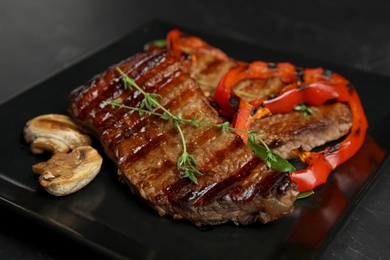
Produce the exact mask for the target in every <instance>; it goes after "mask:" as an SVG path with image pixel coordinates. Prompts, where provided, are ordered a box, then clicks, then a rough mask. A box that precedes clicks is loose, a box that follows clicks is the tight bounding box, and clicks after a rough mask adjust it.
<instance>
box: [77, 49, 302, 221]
mask: <svg viewBox="0 0 390 260" xmlns="http://www.w3.org/2000/svg"><path fill="white" fill-rule="evenodd" d="M182 64H183V63H182V62H181V61H180V60H179V59H177V58H176V57H175V56H174V55H172V53H171V52H169V51H167V50H165V49H159V50H153V51H151V52H147V53H139V54H137V55H135V56H133V57H131V58H129V59H127V60H124V61H123V62H121V63H119V64H117V65H115V66H112V67H110V68H109V69H107V70H106V71H104V72H102V73H101V74H99V75H97V76H95V77H94V78H92V79H91V80H90V81H89V82H87V84H85V85H84V86H81V87H79V88H77V89H75V90H74V91H73V92H72V93H71V94H70V97H69V100H70V107H69V112H70V113H71V115H72V116H73V117H74V118H75V119H76V121H77V122H78V123H79V124H81V125H82V126H83V128H84V129H88V131H90V132H91V133H93V134H95V135H96V137H97V138H98V139H99V140H100V141H101V143H102V145H103V147H104V149H105V151H106V153H107V155H108V156H109V157H110V158H111V159H112V160H113V161H114V162H115V163H116V165H117V167H118V172H119V174H120V176H121V178H122V179H123V181H125V182H126V183H127V184H128V185H129V187H130V188H131V190H132V191H133V192H134V193H135V194H138V195H139V196H141V198H142V199H143V200H144V201H145V202H146V203H147V204H148V205H149V206H151V207H152V208H154V209H155V210H156V211H157V212H158V213H159V214H160V215H161V216H162V215H165V214H169V215H172V216H173V217H174V218H176V219H181V218H184V219H187V220H189V221H191V222H193V223H195V224H196V225H210V224H211V225H213V224H220V223H224V222H228V221H233V222H234V223H236V224H250V223H253V222H255V221H261V222H263V223H266V222H268V221H272V220H275V219H278V218H280V217H281V216H283V215H284V214H287V213H289V212H291V211H292V209H293V203H294V201H295V199H296V197H297V194H298V191H297V187H296V184H295V183H293V182H292V181H291V180H290V178H289V175H288V174H287V173H280V172H275V171H273V170H270V169H269V168H267V167H266V166H265V165H264V163H263V162H262V160H261V159H259V158H258V157H256V156H255V155H254V154H253V152H252V151H250V150H249V149H248V147H247V146H246V145H245V144H244V143H243V142H242V140H241V139H240V138H239V137H238V136H237V135H236V134H234V133H232V132H223V131H221V129H220V128H218V127H211V126H208V125H201V126H199V127H195V126H193V125H190V124H183V125H182V126H181V127H182V129H183V132H184V136H185V137H186V142H187V149H188V152H189V153H190V154H192V155H193V156H194V157H195V159H196V161H197V163H198V165H197V169H198V170H199V171H200V172H201V173H202V174H203V175H202V176H199V177H198V182H199V183H198V184H195V183H192V182H191V181H189V180H188V179H187V178H183V177H182V173H181V172H180V171H178V170H177V166H176V163H177V159H178V157H179V156H180V155H181V153H182V152H183V147H182V144H181V139H180V136H179V134H178V132H177V131H176V129H175V128H174V127H173V124H172V122H171V121H166V120H164V119H161V118H160V117H158V116H155V115H150V114H148V113H144V114H143V115H142V116H141V115H140V114H139V113H138V112H136V111H134V110H129V109H125V108H118V107H116V108H113V107H111V106H110V105H107V104H106V103H104V101H110V100H118V99H119V100H121V101H122V102H123V104H125V105H127V106H134V107H139V106H140V103H141V101H142V99H143V96H142V95H141V94H140V93H139V92H138V91H135V90H129V89H126V90H125V89H124V86H123V81H122V78H121V76H120V74H119V72H118V71H117V70H116V66H118V67H119V68H120V69H121V70H122V71H124V72H125V73H126V74H127V75H128V76H129V77H131V78H133V79H134V80H135V81H136V82H137V84H138V85H139V86H141V87H142V88H143V89H144V90H145V91H147V92H150V93H157V94H159V95H161V99H159V101H160V103H161V104H162V105H163V106H164V107H165V108H166V109H168V110H170V112H171V113H173V114H174V115H177V116H179V117H182V118H186V119H192V118H194V117H195V116H196V118H197V120H199V121H205V122H210V123H223V119H222V118H220V117H219V116H218V113H217V112H216V110H214V109H213V108H212V107H211V106H210V104H209V101H208V99H207V97H206V96H205V95H204V94H203V92H202V91H201V89H200V87H199V85H198V84H197V83H196V82H195V81H194V80H193V79H192V78H191V77H190V76H189V75H188V74H187V73H186V72H185V70H183V66H182ZM157 111H158V110H157Z"/></svg>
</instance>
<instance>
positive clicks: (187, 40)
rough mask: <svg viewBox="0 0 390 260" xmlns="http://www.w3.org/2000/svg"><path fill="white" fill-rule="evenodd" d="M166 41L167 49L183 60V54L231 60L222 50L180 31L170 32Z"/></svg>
mask: <svg viewBox="0 0 390 260" xmlns="http://www.w3.org/2000/svg"><path fill="white" fill-rule="evenodd" d="M166 40H167V48H168V49H169V50H171V51H172V52H173V54H174V55H175V56H176V57H178V58H183V57H182V54H188V55H191V54H196V53H203V54H207V55H212V56H215V57H217V58H219V59H220V60H222V61H223V60H229V57H228V56H227V55H226V54H225V53H224V52H223V51H221V50H220V49H217V48H215V47H212V46H211V45H209V44H208V43H207V42H205V41H203V40H202V39H200V38H198V37H195V36H192V35H188V34H185V33H183V32H182V31H180V30H178V29H174V30H171V31H169V32H168V34H167V37H166Z"/></svg>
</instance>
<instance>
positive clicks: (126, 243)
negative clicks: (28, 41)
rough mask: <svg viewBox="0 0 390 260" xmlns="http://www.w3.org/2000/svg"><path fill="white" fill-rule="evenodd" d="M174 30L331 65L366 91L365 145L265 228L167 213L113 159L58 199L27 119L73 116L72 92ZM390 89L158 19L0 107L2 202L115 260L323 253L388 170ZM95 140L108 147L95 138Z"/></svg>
mask: <svg viewBox="0 0 390 260" xmlns="http://www.w3.org/2000/svg"><path fill="white" fill-rule="evenodd" d="M173 28H179V29H181V30H183V31H185V32H187V33H191V34H194V35H197V36H199V37H201V38H203V39H204V40H206V41H207V42H209V43H210V44H212V45H214V46H218V47H219V48H221V49H222V50H224V51H225V52H226V53H228V54H229V55H230V56H231V57H234V58H236V59H239V60H244V61H254V60H264V61H273V62H278V61H289V62H292V63H294V64H296V65H298V66H301V67H324V68H327V69H330V70H333V71H337V72H338V73H340V74H342V75H343V76H345V77H346V78H347V79H349V80H350V81H351V82H352V83H353V84H354V85H355V87H356V89H357V90H358V93H359V94H360V97H361V100H362V103H363V106H364V108H365V111H366V114H367V117H368V120H369V124H370V125H369V130H368V135H367V138H366V141H365V144H364V147H363V148H362V149H361V150H360V152H359V153H358V154H356V155H355V156H354V157H353V158H352V159H350V160H349V161H348V162H346V163H345V164H343V165H342V166H341V167H339V168H338V169H336V170H335V171H334V172H333V173H332V174H331V176H330V178H329V180H328V182H327V184H326V185H323V186H321V187H319V188H318V189H316V192H315V194H314V195H313V196H311V197H309V198H306V199H302V200H299V201H297V203H296V209H295V211H294V213H292V214H290V215H287V216H285V217H283V218H282V219H280V220H278V221H275V222H273V223H269V224H266V225H262V224H260V223H258V224H254V225H250V226H245V227H237V226H235V225H233V224H225V225H221V226H215V227H207V228H205V227H202V228H198V227H195V226H193V225H192V224H190V223H187V222H186V221H174V220H172V219H171V218H170V217H159V216H157V214H156V213H155V212H154V211H152V210H150V209H149V208H147V207H146V206H144V205H143V204H142V203H141V202H140V201H139V200H138V198H136V197H135V196H133V195H132V194H131V192H130V191H129V189H128V188H127V186H125V185H124V184H122V183H120V182H119V181H118V177H117V175H116V169H115V167H114V165H113V163H112V162H111V161H109V159H108V158H106V157H105V158H104V163H103V167H102V170H101V172H100V173H99V175H98V176H97V178H96V179H95V180H94V181H93V182H92V183H91V184H90V185H88V186H87V187H86V188H84V189H83V190H81V191H79V192H77V193H75V194H73V195H70V196H66V197H60V198H56V197H53V196H51V195H49V194H47V193H46V192H45V191H44V190H43V189H42V188H41V187H40V186H39V184H38V180H37V176H35V175H34V174H33V173H32V171H31V166H32V165H33V164H35V163H38V162H40V161H42V160H45V159H47V158H44V157H45V156H35V155H32V154H31V152H30V150H29V147H28V146H26V145H25V144H24V142H23V133H22V130H23V127H24V125H25V123H26V122H27V121H28V120H29V119H31V118H33V117H35V116H38V115H41V114H48V113H60V114H67V107H68V103H67V98H68V95H69V93H70V91H71V90H73V89H74V88H76V87H78V86H79V85H81V84H84V83H85V82H86V81H88V80H89V79H90V78H91V77H92V76H94V75H95V74H97V73H99V72H101V71H103V70H105V69H106V68H107V67H108V66H110V65H112V64H114V63H117V62H119V61H121V60H123V59H125V58H127V57H129V56H131V55H133V54H135V53H136V52H139V51H142V48H143V46H144V44H145V43H148V42H150V41H153V40H156V39H162V38H165V35H166V33H167V32H168V31H169V30H171V29H173ZM389 85H390V78H387V77H382V76H378V75H374V74H369V73H365V72H362V71H358V70H354V69H349V68H346V67H341V66H338V65H337V64H329V63H324V62H321V61H318V60H311V59H308V58H305V57H300V56H296V55H293V54H289V53H281V52H278V51H275V50H270V49H266V48H263V47H261V46H258V45H255V44H250V43H245V42H240V41H237V40H234V39H230V38H225V37H220V36H216V35H209V34H207V33H205V32H199V31H193V30H191V29H188V28H181V27H180V26H177V25H172V24H168V23H165V22H161V21H153V22H151V23H149V24H147V25H145V26H143V27H142V28H140V29H138V30H137V31H134V32H132V33H130V34H129V35H126V36H124V37H121V38H120V39H118V40H116V41H115V42H113V43H111V44H109V45H108V46H106V47H104V48H103V49H101V50H99V51H96V52H95V53H93V54H91V55H89V56H88V57H86V58H85V59H83V60H82V61H80V62H77V63H76V64H74V65H73V66H71V67H69V68H67V69H65V70H63V71H61V72H59V73H57V74H55V75H54V76H51V77H49V78H47V79H46V80H44V81H43V82H41V83H39V84H38V85H37V86H34V87H33V88H30V89H29V90H28V91H25V92H23V93H20V94H19V95H17V96H16V97H14V98H12V99H10V100H8V101H7V102H5V103H3V104H2V105H1V106H0V122H1V124H2V127H1V128H0V136H1V142H0V150H1V151H2V156H0V202H1V203H2V204H4V205H5V206H7V207H10V208H11V209H13V210H15V211H16V212H18V213H20V214H22V215H23V216H25V217H27V218H30V219H32V220H33V221H37V222H40V223H43V224H44V225H46V226H47V227H49V228H51V229H54V230H55V231H56V232H58V233H60V234H61V235H63V236H66V237H68V238H70V239H73V240H75V241H77V242H79V243H81V244H82V245H84V246H86V247H88V248H90V249H92V250H94V251H96V252H97V253H99V254H103V255H105V256H108V257H114V258H118V257H131V258H135V259H144V258H145V259H146V258H148V259H154V258H158V259H164V258H180V259H251V258H254V259H275V258H283V257H288V258H302V257H304V258H307V257H313V256H319V255H321V253H322V252H324V250H326V248H327V246H328V245H329V242H330V240H331V238H332V237H333V236H334V235H335V234H336V232H337V231H338V230H340V229H341V228H342V227H343V225H344V224H345V223H346V220H348V218H349V217H350V216H351V214H352V213H353V209H354V208H355V207H356V204H357V203H358V201H359V199H360V198H361V197H362V196H363V195H364V194H365V191H366V190H367V188H368V186H369V185H370V184H371V183H372V182H373V180H375V179H376V177H378V176H379V175H380V174H382V173H383V172H385V170H386V168H388V167H387V166H386V165H387V164H386V163H385V161H387V158H386V153H387V151H388V150H389V147H390V136H389V135H388V134H387V132H388V130H389V129H390V120H389V119H390V118H389V117H390V106H388V104H387V96H388V95H389V94H390V93H389V92H390V90H389V89H390V88H388V86H389ZM378 93H380V94H378ZM379 144H380V145H379ZM94 145H95V146H96V147H98V148H99V149H101V147H100V146H99V144H98V143H97V142H96V143H95V144H94ZM101 153H102V154H103V152H101Z"/></svg>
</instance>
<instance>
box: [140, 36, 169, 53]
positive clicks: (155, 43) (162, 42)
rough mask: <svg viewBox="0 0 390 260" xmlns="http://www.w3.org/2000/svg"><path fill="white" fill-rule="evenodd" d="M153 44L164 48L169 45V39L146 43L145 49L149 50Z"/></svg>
mask: <svg viewBox="0 0 390 260" xmlns="http://www.w3.org/2000/svg"><path fill="white" fill-rule="evenodd" d="M151 46H156V47H157V48H163V47H165V46H167V41H166V40H165V39H160V40H155V41H152V42H149V43H147V44H145V45H144V51H147V50H149V48H150V47H151Z"/></svg>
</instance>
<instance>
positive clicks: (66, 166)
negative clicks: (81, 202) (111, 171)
mask: <svg viewBox="0 0 390 260" xmlns="http://www.w3.org/2000/svg"><path fill="white" fill-rule="evenodd" d="M102 162H103V158H102V157H101V156H100V154H99V153H98V151H97V150H96V149H94V148H93V147H91V146H80V147H77V148H75V149H74V150H72V152H70V153H62V152H60V153H56V154H54V155H53V156H52V158H51V159H49V160H48V161H46V162H41V163H38V164H35V165H33V167H32V170H33V172H35V173H37V174H40V177H39V183H40V185H41V186H42V187H44V188H45V189H46V191H47V192H49V193H50V194H52V195H55V196H64V195H69V194H72V193H74V192H76V191H78V190H80V189H82V188H84V187H85V186H86V185H87V184H89V183H90V182H91V181H92V180H93V179H94V178H95V177H96V176H97V174H98V173H99V171H100V168H101V165H102Z"/></svg>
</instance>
